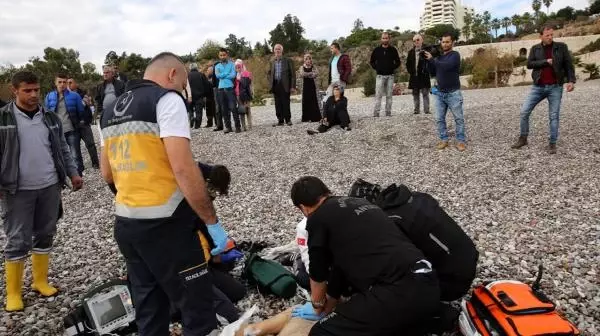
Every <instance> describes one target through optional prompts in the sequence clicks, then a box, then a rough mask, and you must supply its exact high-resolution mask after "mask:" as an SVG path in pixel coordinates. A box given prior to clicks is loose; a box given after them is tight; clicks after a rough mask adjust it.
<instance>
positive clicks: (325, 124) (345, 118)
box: [308, 85, 351, 134]
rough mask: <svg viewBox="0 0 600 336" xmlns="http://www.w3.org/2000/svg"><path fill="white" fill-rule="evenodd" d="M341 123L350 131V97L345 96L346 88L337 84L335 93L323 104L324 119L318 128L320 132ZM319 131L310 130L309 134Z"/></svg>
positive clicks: (343, 127) (344, 128) (334, 89)
mask: <svg viewBox="0 0 600 336" xmlns="http://www.w3.org/2000/svg"><path fill="white" fill-rule="evenodd" d="M336 125H340V127H341V128H342V129H343V130H345V131H350V130H351V128H350V116H349V115H348V98H346V97H344V88H342V87H341V86H338V85H335V86H334V87H333V95H332V96H330V97H329V98H328V99H327V101H326V102H325V105H324V106H323V120H321V125H319V127H318V128H317V131H318V133H324V132H327V131H328V130H329V129H330V128H332V127H333V126H336ZM316 133H317V132H315V131H312V130H309V131H308V134H316Z"/></svg>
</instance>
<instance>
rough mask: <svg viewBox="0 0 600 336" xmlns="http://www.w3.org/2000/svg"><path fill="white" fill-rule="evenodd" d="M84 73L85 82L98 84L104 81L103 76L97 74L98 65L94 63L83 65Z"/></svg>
mask: <svg viewBox="0 0 600 336" xmlns="http://www.w3.org/2000/svg"><path fill="white" fill-rule="evenodd" d="M82 68H83V73H82V74H81V80H82V81H84V82H97V81H100V80H102V76H101V75H100V74H99V73H97V72H96V65H95V64H94V63H92V62H86V63H84V64H83V65H82Z"/></svg>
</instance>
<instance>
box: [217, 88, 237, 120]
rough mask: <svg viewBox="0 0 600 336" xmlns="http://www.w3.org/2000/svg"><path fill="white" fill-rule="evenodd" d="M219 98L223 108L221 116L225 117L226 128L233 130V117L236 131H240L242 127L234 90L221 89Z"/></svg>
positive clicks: (218, 94) (218, 93)
mask: <svg viewBox="0 0 600 336" xmlns="http://www.w3.org/2000/svg"><path fill="white" fill-rule="evenodd" d="M217 97H218V99H219V105H220V106H221V115H222V116H223V124H224V125H225V128H226V129H231V117H232V116H233V122H234V124H235V129H240V128H241V127H242V126H241V124H240V115H239V114H238V113H237V108H236V106H237V98H236V97H235V92H234V91H233V89H225V90H220V89H219V91H218V92H217Z"/></svg>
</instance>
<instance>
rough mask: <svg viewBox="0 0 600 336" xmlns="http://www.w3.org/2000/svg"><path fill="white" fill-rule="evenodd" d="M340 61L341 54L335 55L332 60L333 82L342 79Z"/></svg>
mask: <svg viewBox="0 0 600 336" xmlns="http://www.w3.org/2000/svg"><path fill="white" fill-rule="evenodd" d="M339 61H340V56H333V59H332V60H331V82H332V83H335V82H339V81H340V72H339V70H338V62H339Z"/></svg>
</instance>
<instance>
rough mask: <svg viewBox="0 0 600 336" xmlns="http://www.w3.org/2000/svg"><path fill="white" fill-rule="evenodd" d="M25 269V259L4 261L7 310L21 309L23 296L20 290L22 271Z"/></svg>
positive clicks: (21, 286)
mask: <svg viewBox="0 0 600 336" xmlns="http://www.w3.org/2000/svg"><path fill="white" fill-rule="evenodd" d="M24 270H25V260H19V261H8V260H7V261H5V262H4V274H5V276H6V306H5V307H4V309H5V310H6V311H7V312H13V311H19V310H23V297H22V296H21V290H22V288H23V271H24Z"/></svg>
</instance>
